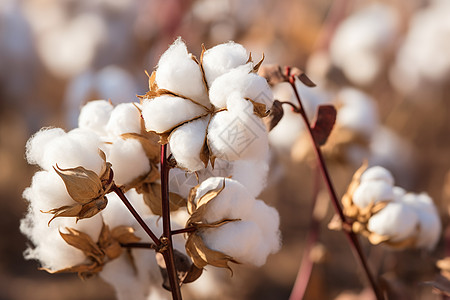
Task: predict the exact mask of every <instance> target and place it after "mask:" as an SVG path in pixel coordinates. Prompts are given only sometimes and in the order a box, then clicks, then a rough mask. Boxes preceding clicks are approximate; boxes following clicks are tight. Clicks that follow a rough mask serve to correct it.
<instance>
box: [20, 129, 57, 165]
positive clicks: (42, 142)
mask: <svg viewBox="0 0 450 300" xmlns="http://www.w3.org/2000/svg"><path fill="white" fill-rule="evenodd" d="M65 134H66V133H65V132H64V130H62V129H61V128H51V127H44V128H42V129H41V130H39V131H38V132H36V133H35V134H34V135H33V136H32V137H31V138H30V139H29V140H28V141H27V145H26V157H27V161H28V163H29V164H33V165H40V166H42V165H43V157H44V154H45V149H46V147H47V144H48V143H50V142H51V141H53V140H54V139H56V138H59V137H62V136H64V135H65Z"/></svg>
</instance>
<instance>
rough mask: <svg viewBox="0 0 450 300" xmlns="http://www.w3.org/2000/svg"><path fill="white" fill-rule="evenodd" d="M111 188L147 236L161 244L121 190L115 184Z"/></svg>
mask: <svg viewBox="0 0 450 300" xmlns="http://www.w3.org/2000/svg"><path fill="white" fill-rule="evenodd" d="M111 190H112V191H113V192H114V193H116V195H117V196H119V198H120V200H122V202H123V204H125V206H126V207H127V208H128V210H129V211H130V213H131V214H132V215H133V217H134V218H135V219H136V221H137V222H138V223H139V225H141V227H142V229H144V231H145V232H146V233H147V234H148V236H149V237H150V238H151V239H152V241H153V242H154V243H155V244H156V245H157V246H160V245H161V241H160V240H159V239H158V238H157V237H156V235H155V234H154V233H153V231H152V230H151V229H150V227H148V226H147V224H146V223H145V222H144V220H143V219H142V218H141V216H140V215H139V213H138V212H137V211H136V210H135V209H134V207H133V205H131V203H130V201H128V199H127V197H126V196H125V194H124V193H123V191H122V190H121V189H120V188H119V187H118V186H117V185H115V184H113V185H112V187H111Z"/></svg>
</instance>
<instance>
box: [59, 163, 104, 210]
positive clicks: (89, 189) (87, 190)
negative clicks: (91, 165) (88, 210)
mask: <svg viewBox="0 0 450 300" xmlns="http://www.w3.org/2000/svg"><path fill="white" fill-rule="evenodd" d="M53 169H54V170H55V171H56V173H57V174H58V175H59V177H61V179H62V180H63V181H64V184H65V186H66V189H67V192H68V193H69V195H70V197H72V199H73V200H74V201H76V202H78V203H80V204H86V203H88V202H89V201H91V200H92V199H95V198H97V197H98V196H99V195H101V193H102V183H101V181H100V178H99V176H98V175H97V174H96V173H95V172H94V171H91V170H87V169H85V168H83V167H76V168H69V169H61V168H59V167H58V165H56V168H55V167H53Z"/></svg>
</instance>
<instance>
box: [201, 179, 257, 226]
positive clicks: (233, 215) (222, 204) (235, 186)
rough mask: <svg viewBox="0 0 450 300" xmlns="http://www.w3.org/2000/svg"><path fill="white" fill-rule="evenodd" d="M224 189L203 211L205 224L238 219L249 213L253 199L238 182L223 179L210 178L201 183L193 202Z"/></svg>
mask: <svg viewBox="0 0 450 300" xmlns="http://www.w3.org/2000/svg"><path fill="white" fill-rule="evenodd" d="M223 183H225V188H224V189H223V190H222V191H221V192H220V193H219V194H218V195H217V196H216V197H215V198H214V200H212V201H210V202H209V204H208V208H207V209H206V211H205V222H207V223H213V222H217V221H221V220H223V219H239V218H241V217H242V216H246V215H247V214H249V213H250V210H251V209H252V207H253V204H254V202H255V199H254V198H253V197H252V196H251V195H250V194H249V193H248V191H247V189H246V188H245V187H244V186H243V185H242V184H240V183H239V182H238V181H236V180H233V179H229V178H224V177H211V178H209V179H207V180H205V181H203V182H202V183H201V185H200V186H199V187H198V189H197V194H196V197H195V201H196V202H197V201H198V200H199V199H200V198H201V197H202V196H203V195H204V194H206V193H207V192H208V191H210V190H215V189H217V188H220V187H222V185H223Z"/></svg>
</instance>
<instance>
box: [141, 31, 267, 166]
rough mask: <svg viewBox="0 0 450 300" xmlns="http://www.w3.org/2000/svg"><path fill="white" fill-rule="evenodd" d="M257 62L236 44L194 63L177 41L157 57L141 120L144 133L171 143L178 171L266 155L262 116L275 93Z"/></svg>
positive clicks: (215, 49)
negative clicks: (218, 160) (155, 135)
mask: <svg viewBox="0 0 450 300" xmlns="http://www.w3.org/2000/svg"><path fill="white" fill-rule="evenodd" d="M260 63H261V62H260ZM260 63H258V64H254V63H253V61H252V59H251V55H249V54H248V53H247V51H246V50H245V48H244V47H242V46H241V45H239V44H236V43H234V42H229V43H226V44H222V45H218V46H215V47H213V48H211V49H209V50H206V49H203V52H202V54H201V56H200V59H199V60H197V58H195V57H194V56H193V55H192V54H190V53H188V50H187V48H186V45H185V44H184V42H183V41H182V40H181V39H180V38H179V39H177V40H176V41H175V42H174V43H173V44H172V45H171V46H170V48H169V49H168V50H167V51H166V52H165V53H164V54H163V55H162V56H161V59H160V61H159V63H158V67H157V69H156V71H155V72H154V73H153V74H152V76H150V78H149V88H150V91H149V92H148V93H147V94H146V95H144V96H142V116H143V118H144V120H145V125H146V128H147V130H148V131H153V132H156V133H157V134H159V135H160V136H161V141H162V142H163V143H169V145H170V148H171V151H172V154H173V156H174V158H175V160H176V161H177V163H178V166H179V167H180V168H183V169H185V170H188V171H198V170H201V169H203V168H205V167H206V166H207V165H208V162H209V161H210V162H211V164H212V165H213V164H214V160H215V158H216V157H217V158H222V159H225V160H229V161H234V160H240V159H259V158H263V157H265V155H266V153H267V151H268V143H267V131H266V129H265V126H264V124H263V122H262V121H261V117H263V116H265V115H266V114H267V111H268V110H269V109H270V108H271V106H272V103H273V95H272V92H271V90H270V87H269V85H268V83H267V81H266V80H265V79H264V78H263V77H260V76H258V75H257V74H256V72H257V70H258V68H259V65H260Z"/></svg>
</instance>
